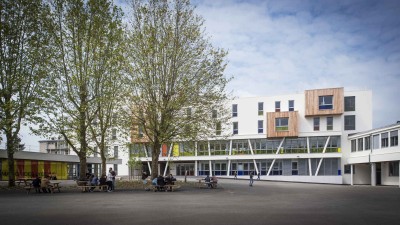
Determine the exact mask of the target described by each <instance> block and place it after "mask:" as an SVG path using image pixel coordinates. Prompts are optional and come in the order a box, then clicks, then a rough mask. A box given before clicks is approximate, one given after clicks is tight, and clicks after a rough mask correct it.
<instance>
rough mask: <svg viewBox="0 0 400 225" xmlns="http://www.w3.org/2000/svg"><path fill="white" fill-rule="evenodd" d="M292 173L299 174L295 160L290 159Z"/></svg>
mask: <svg viewBox="0 0 400 225" xmlns="http://www.w3.org/2000/svg"><path fill="white" fill-rule="evenodd" d="M292 175H299V169H298V167H297V161H292Z"/></svg>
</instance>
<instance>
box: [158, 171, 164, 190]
mask: <svg viewBox="0 0 400 225" xmlns="http://www.w3.org/2000/svg"><path fill="white" fill-rule="evenodd" d="M164 185H165V181H164V177H163V176H161V175H160V176H158V177H157V190H158V191H161V190H164Z"/></svg>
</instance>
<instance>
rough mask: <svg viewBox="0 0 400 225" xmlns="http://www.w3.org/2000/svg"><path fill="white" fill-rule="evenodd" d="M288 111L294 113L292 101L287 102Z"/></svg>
mask: <svg viewBox="0 0 400 225" xmlns="http://www.w3.org/2000/svg"><path fill="white" fill-rule="evenodd" d="M289 111H294V100H289Z"/></svg>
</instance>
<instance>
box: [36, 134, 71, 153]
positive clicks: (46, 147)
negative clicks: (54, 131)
mask: <svg viewBox="0 0 400 225" xmlns="http://www.w3.org/2000/svg"><path fill="white" fill-rule="evenodd" d="M39 151H40V152H42V153H50V154H60V155H69V154H70V153H71V151H72V150H71V148H70V147H69V146H68V144H67V142H66V141H65V140H64V139H61V138H58V139H56V138H51V139H50V140H41V141H39Z"/></svg>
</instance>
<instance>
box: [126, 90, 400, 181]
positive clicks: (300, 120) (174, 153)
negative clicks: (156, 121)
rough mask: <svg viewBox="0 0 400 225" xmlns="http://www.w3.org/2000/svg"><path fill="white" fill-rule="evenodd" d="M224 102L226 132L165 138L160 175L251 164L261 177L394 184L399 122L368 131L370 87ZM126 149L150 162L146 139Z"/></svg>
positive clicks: (242, 169)
mask: <svg viewBox="0 0 400 225" xmlns="http://www.w3.org/2000/svg"><path fill="white" fill-rule="evenodd" d="M228 107H229V108H231V116H232V117H231V121H230V122H231V123H230V124H231V127H228V129H227V131H228V132H229V133H230V136H229V137H228V138H221V139H218V138H213V139H211V138H210V139H208V140H203V141H199V142H196V143H194V144H190V143H174V144H173V145H169V146H167V145H164V146H163V147H162V151H161V155H160V158H159V171H158V172H159V174H164V175H165V174H166V173H172V174H175V175H178V176H179V175H185V173H186V174H187V175H197V176H202V175H206V174H212V175H216V176H220V177H227V178H229V177H233V176H234V174H235V173H237V174H238V178H239V179H240V178H241V177H243V178H248V175H249V174H250V172H252V171H253V172H254V173H255V174H257V173H260V176H261V179H263V180H276V181H293V182H312V183H331V184H373V185H374V184H377V183H381V184H388V185H393V184H396V182H397V185H399V159H400V158H399V157H400V152H399V147H398V136H397V135H398V130H399V127H400V125H397V126H393V127H387V128H384V129H377V130H372V93H371V91H346V90H345V89H344V88H327V89H315V90H305V91H304V92H302V93H296V94H291V95H280V96H272V97H248V98H239V99H235V100H233V101H232V102H231V103H230V105H229V106H228ZM210 116H212V115H210ZM217 132H218V131H217ZM377 135H378V136H379V137H375V136H377ZM382 137H383V138H382ZM361 139H362V140H363V141H362V142H361V141H360V140H361ZM375 139H376V140H379V144H377V143H376V142H374V140H375ZM354 143H357V145H354ZM360 143H362V146H363V147H360V146H361V145H360ZM382 143H383V146H386V147H382ZM375 145H376V146H380V147H379V149H378V148H376V149H375V148H374V147H373V146H375ZM371 147H372V148H371ZM381 148H386V149H381ZM355 149H356V150H355ZM358 149H362V150H358ZM379 151H380V152H379ZM130 153H131V155H133V156H136V157H138V158H139V159H140V160H141V161H142V162H143V164H144V169H145V170H150V169H151V168H150V163H151V152H150V151H146V150H145V148H144V146H143V144H141V143H139V142H138V143H136V144H135V145H134V147H133V148H132V149H131V150H130ZM382 153H383V155H382ZM390 171H392V172H390ZM396 171H397V172H396ZM149 172H150V171H149ZM378 173H379V175H378Z"/></svg>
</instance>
